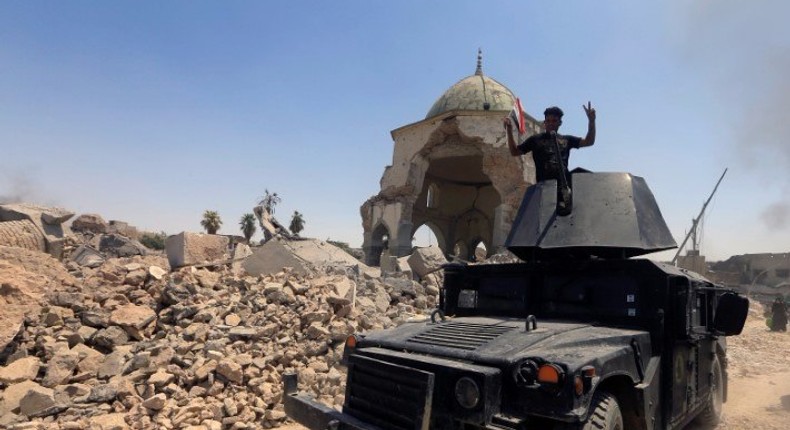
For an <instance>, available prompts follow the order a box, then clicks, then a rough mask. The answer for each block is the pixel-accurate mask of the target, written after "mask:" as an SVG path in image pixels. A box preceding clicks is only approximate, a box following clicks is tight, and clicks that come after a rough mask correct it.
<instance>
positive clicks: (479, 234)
mask: <svg viewBox="0 0 790 430" xmlns="http://www.w3.org/2000/svg"><path fill="white" fill-rule="evenodd" d="M464 143H465V142H462V141H460V140H459V137H458V136H457V135H452V136H448V137H447V139H446V140H445V141H444V142H443V143H442V144H441V145H438V146H436V147H434V148H432V151H431V152H430V154H424V155H421V156H425V158H422V159H421V160H422V162H423V163H424V162H425V161H427V163H428V165H427V168H426V169H425V173H424V177H423V181H422V185H421V187H422V189H421V192H420V194H419V197H418V198H417V200H416V201H415V203H414V206H413V208H412V219H411V222H412V225H415V226H422V225H429V226H430V227H431V230H432V231H433V232H434V234H435V236H436V239H437V242H438V243H437V244H438V245H439V247H440V248H441V249H442V251H443V252H444V254H445V255H447V256H450V255H455V256H457V257H458V258H462V259H464V260H469V259H471V258H472V253H473V251H474V248H471V245H472V239H473V238H478V239H480V240H482V241H485V243H486V246H487V247H490V244H491V243H492V240H493V239H494V225H495V220H496V217H497V208H498V207H499V206H500V205H501V203H502V201H501V198H500V196H499V193H498V192H497V190H496V188H495V187H494V186H493V183H492V181H491V178H489V176H488V175H487V174H486V173H485V172H484V171H483V152H482V151H480V150H479V149H478V148H476V147H474V146H471V145H464ZM442 236H444V238H442ZM424 237H425V236H424V235H423V234H422V232H421V231H420V232H417V233H416V241H415V242H414V245H417V246H427V245H432V244H433V242H429V241H432V239H433V238H424ZM443 239H444V240H443ZM458 242H462V243H463V244H465V246H463V249H460V250H459V249H455V245H456V244H457V243H458ZM458 251H462V252H461V253H459V252H458Z"/></svg>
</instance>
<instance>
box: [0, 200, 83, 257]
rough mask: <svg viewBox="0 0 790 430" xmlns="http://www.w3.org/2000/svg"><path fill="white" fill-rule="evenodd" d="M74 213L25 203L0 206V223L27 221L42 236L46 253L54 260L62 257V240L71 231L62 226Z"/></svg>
mask: <svg viewBox="0 0 790 430" xmlns="http://www.w3.org/2000/svg"><path fill="white" fill-rule="evenodd" d="M73 216H74V212H70V211H67V210H66V209H62V208H53V207H46V206H38V205H32V204H27V203H14V204H5V205H0V221H22V220H29V221H30V222H32V223H33V225H34V226H35V227H36V229H37V230H38V231H39V232H40V233H41V234H43V236H44V239H45V241H46V252H47V253H48V254H50V255H52V256H53V257H55V258H60V257H61V256H62V255H63V247H64V240H65V237H66V236H69V235H71V230H70V229H69V228H68V227H66V226H65V225H63V223H64V222H65V221H67V220H68V219H69V218H71V217H73Z"/></svg>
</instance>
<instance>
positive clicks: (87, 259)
mask: <svg viewBox="0 0 790 430" xmlns="http://www.w3.org/2000/svg"><path fill="white" fill-rule="evenodd" d="M71 261H74V262H76V263H77V264H79V265H80V266H83V267H89V268H96V267H99V266H101V265H102V264H104V256H103V255H102V254H101V252H99V251H98V250H96V249H94V248H92V247H90V246H88V245H80V246H79V247H78V248H77V249H75V250H74V252H73V253H72V254H71Z"/></svg>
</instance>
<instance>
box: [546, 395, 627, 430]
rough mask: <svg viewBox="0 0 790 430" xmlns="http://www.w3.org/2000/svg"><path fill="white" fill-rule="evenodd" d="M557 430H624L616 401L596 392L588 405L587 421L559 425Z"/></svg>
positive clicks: (609, 396) (621, 415)
mask: <svg viewBox="0 0 790 430" xmlns="http://www.w3.org/2000/svg"><path fill="white" fill-rule="evenodd" d="M555 429H557V430H571V429H572V430H624V429H625V427H624V426H623V413H622V412H621V411H620V404H619V403H617V399H616V398H615V397H614V396H613V395H611V394H609V393H607V392H606V391H598V392H597V393H595V394H594V395H593V399H592V403H591V404H590V416H589V417H587V421H585V422H583V423H581V424H576V425H568V424H560V425H559V426H557V427H555Z"/></svg>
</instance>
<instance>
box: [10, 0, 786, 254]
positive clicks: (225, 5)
mask: <svg viewBox="0 0 790 430" xmlns="http://www.w3.org/2000/svg"><path fill="white" fill-rule="evenodd" d="M788 16H790V4H788V3H787V2H783V1H779V0H777V1H754V2H748V3H746V2H739V1H735V0H718V1H712V0H708V1H704V0H696V1H691V0H684V1H681V0H671V1H664V2H634V1H625V0H622V1H608V2H603V1H596V2H593V1H564V2H524V1H492V2H467V1H432V2H423V1H402V2H376V1H342V2H309V3H308V2H300V1H290V2H277V3H275V2H242V1H238V2H222V3H220V2H199V1H193V2H186V1H174V2H168V3H164V4H163V3H162V2H148V1H142V2H138V1H134V2H132V1H114V2H87V1H85V2H81V1H71V2H56V1H50V2H45V1H5V2H2V3H0V199H4V200H9V199H14V198H22V199H24V200H26V201H31V202H37V203H43V204H54V205H59V206H63V207H66V208H68V209H70V210H73V211H75V212H77V213H88V212H91V213H99V214H101V215H103V216H104V217H105V218H106V219H119V220H124V221H128V222H130V223H131V224H133V225H137V226H138V227H140V228H142V229H148V230H156V231H158V230H164V231H166V232H168V233H176V232H179V231H182V230H192V231H199V230H200V224H199V222H200V217H201V214H202V212H203V211H204V210H206V209H212V210H217V211H218V212H219V213H220V215H221V217H222V219H223V220H224V225H223V227H222V229H221V230H220V232H221V233H238V232H239V228H238V220H239V218H240V217H241V215H242V214H244V213H247V212H251V209H252V207H253V205H254V204H255V202H256V200H257V199H258V198H259V197H260V196H262V195H263V193H264V190H265V189H269V190H272V191H276V192H278V193H279V194H280V196H282V198H283V201H282V203H281V204H280V205H279V206H278V207H277V212H276V214H275V216H277V217H278V218H279V219H280V220H281V221H282V222H285V223H287V222H288V220H289V219H290V215H291V214H292V213H293V211H294V210H298V211H300V212H302V213H303V214H304V217H305V219H306V221H307V224H306V229H305V231H304V235H307V236H311V237H318V238H322V239H326V238H331V239H334V240H341V241H346V242H349V243H350V244H351V245H352V246H359V245H361V242H362V227H361V218H360V215H359V206H360V205H361V204H362V203H363V202H364V201H365V200H366V199H367V198H368V197H370V196H372V195H374V194H376V193H377V192H378V190H379V179H380V177H381V174H382V172H383V169H384V167H385V166H386V165H388V164H389V163H390V162H391V156H392V140H391V138H390V135H389V131H390V130H392V129H395V128H398V127H400V126H403V125H406V124H409V123H412V122H415V121H418V120H421V119H422V118H423V117H424V116H425V113H426V112H427V111H428V109H429V108H430V107H431V105H432V104H433V102H434V101H435V100H436V98H438V97H439V96H440V95H441V94H442V93H443V92H444V91H445V90H446V89H447V88H449V87H450V86H451V85H452V84H454V83H455V82H457V81H458V80H460V79H462V78H464V77H465V76H468V75H470V74H472V73H473V72H474V68H475V61H476V54H477V49H478V47H482V49H483V56H484V60H483V69H484V72H485V73H486V74H487V75H489V76H491V77H493V78H495V79H497V80H498V81H500V82H502V83H503V84H505V85H507V86H508V87H509V88H510V89H511V90H513V91H514V92H515V93H516V94H517V95H518V96H519V97H520V98H521V99H522V101H523V102H524V103H525V107H526V109H527V111H528V112H529V113H531V114H532V115H533V116H536V117H540V113H541V112H542V111H543V109H544V108H545V107H546V106H548V105H558V106H561V107H563V108H564V110H565V112H566V116H565V121H564V124H563V129H562V131H563V132H566V133H570V134H583V133H584V131H585V127H586V122H585V121H586V119H585V117H584V113H583V111H582V109H581V105H582V103H584V102H586V101H587V100H591V101H592V103H593V105H594V106H595V107H596V108H597V110H598V118H599V119H598V140H597V143H596V145H595V146H594V147H592V148H585V149H583V150H579V151H576V152H575V153H574V154H573V155H572V158H571V165H572V167H573V166H583V167H585V168H587V169H589V170H593V171H629V172H632V173H634V174H636V175H639V176H642V177H644V178H645V179H646V180H647V181H648V184H649V185H650V186H651V188H652V190H653V192H654V194H655V196H656V198H657V200H658V202H659V205H660V206H661V208H662V211H663V213H664V216H665V218H666V219H667V222H668V224H669V226H670V229H671V230H672V233H673V234H674V236H675V238H676V240H677V241H678V242H680V241H681V240H682V239H683V236H684V234H685V232H686V230H688V228H689V227H690V225H691V219H692V217H694V216H695V215H696V214H697V212H698V211H699V209H700V207H701V206H702V203H703V201H704V200H705V198H706V197H707V195H708V194H709V193H710V191H711V190H712V188H713V185H714V184H715V182H716V180H717V179H718V177H719V175H720V174H721V172H722V171H723V170H724V168H725V167H729V168H730V171H729V173H728V174H727V177H726V178H725V179H724V182H723V183H722V186H721V188H720V189H719V192H718V194H717V195H716V197H715V198H714V200H713V203H712V204H711V206H710V207H709V211H708V216H707V217H706V221H705V223H704V230H703V241H702V251H703V253H704V254H706V255H708V257H709V258H711V259H722V258H727V257H728V256H730V255H732V254H739V253H754V252H783V251H790V222H788V221H790V219H788V217H789V216H790V174H788V171H790V144H789V142H788V141H787V139H788V131H790V125H788V124H790V114H788V112H790V110H788V105H790V102H789V101H788V100H790V83H788V80H787V76H790V73H789V72H790V29H789V28H788V26H787V25H786V23H785V22H784V21H785V20H786V18H787V17H788ZM418 240H420V238H418Z"/></svg>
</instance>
